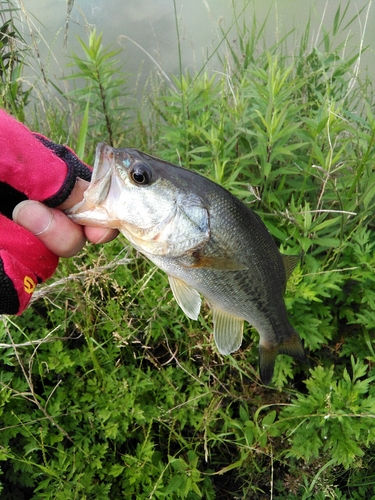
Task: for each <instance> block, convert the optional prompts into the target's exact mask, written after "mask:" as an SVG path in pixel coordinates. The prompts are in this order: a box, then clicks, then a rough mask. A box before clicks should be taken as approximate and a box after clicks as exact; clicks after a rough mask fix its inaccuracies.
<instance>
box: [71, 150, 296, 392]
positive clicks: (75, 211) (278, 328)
mask: <svg viewBox="0 0 375 500" xmlns="http://www.w3.org/2000/svg"><path fill="white" fill-rule="evenodd" d="M66 214H67V215H68V217H69V218H70V219H71V220H73V221H74V222H75V223H77V224H83V225H91V226H104V227H111V228H117V229H119V230H120V231H121V232H122V233H123V235H124V236H125V238H126V239H127V240H128V241H129V243H130V244H131V245H132V246H133V247H134V248H135V249H136V250H137V251H138V252H140V253H141V254H143V255H144V256H145V257H146V258H148V259H149V260H150V261H151V262H153V263H154V264H155V265H156V266H157V267H159V268H160V269H162V270H163V271H164V272H165V273H166V274H167V276H168V279H169V284H170V287H171V290H172V293H173V295H174V298H175V299H176V301H177V303H178V305H179V306H180V307H181V309H182V310H183V311H184V313H185V314H186V316H188V317H189V318H191V319H192V320H197V319H198V316H199V313H200V309H201V304H202V297H203V298H204V299H205V300H206V301H207V302H208V303H209V305H210V306H211V309H212V317H213V326H214V327H213V336H214V340H215V343H216V346H217V349H218V351H219V352H220V353H221V354H222V355H229V354H231V353H233V352H235V351H237V350H238V349H239V348H240V347H241V344H242V339H243V329H244V321H247V322H248V323H250V324H251V325H252V326H253V327H254V328H255V329H256V330H257V331H258V333H259V349H258V356H259V373H260V379H261V381H262V383H263V384H265V385H269V384H270V383H271V381H272V378H273V374H274V366H275V360H276V357H277V355H278V354H288V355H290V356H292V357H294V358H295V359H297V360H299V361H302V362H304V361H305V359H306V357H305V351H304V348H303V344H302V341H301V338H300V336H299V334H298V333H297V331H296V330H295V329H294V328H293V327H292V325H291V324H290V322H289V319H288V316H287V311H286V307H285V302H284V293H285V289H286V283H287V279H288V277H289V276H290V274H291V273H292V271H293V269H294V267H295V265H296V264H297V262H298V261H299V260H300V256H296V255H292V256H291V255H283V254H281V252H280V251H279V249H278V247H277V245H276V243H275V241H274V240H273V238H272V236H271V235H270V233H269V232H268V230H267V228H266V226H265V224H264V223H263V221H262V220H261V218H260V217H259V216H258V215H257V214H256V213H255V212H254V211H253V210H251V209H250V208H248V207H247V206H246V205H245V204H244V203H243V202H242V201H240V200H239V199H238V198H236V197H235V196H234V195H232V194H231V193H230V192H229V191H228V190H226V189H225V188H223V187H222V186H220V185H219V184H216V183H215V182H213V181H212V180H210V179H208V178H206V177H204V176H203V175H201V174H199V173H197V172H193V171H190V170H188V169H186V168H183V167H181V166H177V165H174V164H172V163H169V162H167V161H164V160H162V159H158V158H155V157H153V156H150V155H148V154H146V153H143V152H141V151H139V150H137V149H132V148H119V149H116V148H113V147H111V146H109V145H107V144H106V143H99V144H98V146H97V149H96V157H95V163H94V168H93V174H92V179H91V182H90V184H89V187H88V189H87V190H86V191H85V193H84V198H83V200H82V201H81V202H79V203H77V204H76V205H75V206H74V207H72V208H70V209H69V210H67V211H66Z"/></svg>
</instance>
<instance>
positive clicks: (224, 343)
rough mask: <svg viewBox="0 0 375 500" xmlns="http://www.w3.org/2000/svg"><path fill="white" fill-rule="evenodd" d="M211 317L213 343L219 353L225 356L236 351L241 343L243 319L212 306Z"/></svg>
mask: <svg viewBox="0 0 375 500" xmlns="http://www.w3.org/2000/svg"><path fill="white" fill-rule="evenodd" d="M212 317H213V322H214V338H215V343H216V346H217V348H218V351H219V352H220V354H223V355H224V356H226V355H228V354H230V353H231V352H234V351H237V350H238V349H239V348H240V347H241V344H242V336H243V323H244V320H243V319H242V318H238V317H237V316H233V315H232V314H228V313H227V312H225V311H223V310H222V309H219V308H217V307H214V306H213V307H212Z"/></svg>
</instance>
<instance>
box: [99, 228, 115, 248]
mask: <svg viewBox="0 0 375 500" xmlns="http://www.w3.org/2000/svg"><path fill="white" fill-rule="evenodd" d="M110 231H112V229H110V228H108V229H107V231H106V232H105V233H104V234H103V236H102V237H101V238H100V240H98V241H96V242H95V243H96V245H98V244H99V243H102V242H103V241H105V240H106V237H107V235H108V233H109V232H110Z"/></svg>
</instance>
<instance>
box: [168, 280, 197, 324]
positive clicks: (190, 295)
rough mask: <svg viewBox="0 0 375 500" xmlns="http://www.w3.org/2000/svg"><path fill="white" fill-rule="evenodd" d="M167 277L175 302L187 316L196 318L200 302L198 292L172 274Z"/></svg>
mask: <svg viewBox="0 0 375 500" xmlns="http://www.w3.org/2000/svg"><path fill="white" fill-rule="evenodd" d="M168 278H169V284H170V285H171V289H172V293H173V295H174V298H175V299H176V302H177V304H178V305H179V306H180V307H181V309H182V310H183V311H184V313H185V314H186V316H187V317H188V318H190V319H198V316H199V311H200V310H201V303H202V301H201V298H200V295H199V293H198V292H197V291H196V290H194V288H191V287H190V286H189V285H187V284H186V283H185V282H184V281H182V280H180V279H178V278H175V277H173V276H168Z"/></svg>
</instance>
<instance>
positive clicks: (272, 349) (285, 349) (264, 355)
mask: <svg viewBox="0 0 375 500" xmlns="http://www.w3.org/2000/svg"><path fill="white" fill-rule="evenodd" d="M278 354H287V355H289V356H292V357H293V358H295V359H298V360H299V361H302V362H303V361H306V354H305V350H304V348H303V344H302V340H301V339H300V336H299V335H298V333H297V332H296V331H293V333H292V335H290V336H289V337H288V339H287V340H285V341H284V342H282V343H281V344H271V343H270V342H267V343H263V344H259V373H260V378H261V380H262V382H263V384H264V385H268V384H270V382H271V381H272V377H273V372H274V368H275V361H276V357H277V355H278Z"/></svg>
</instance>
